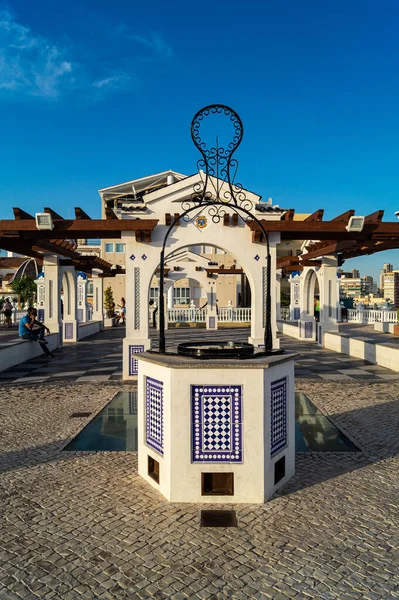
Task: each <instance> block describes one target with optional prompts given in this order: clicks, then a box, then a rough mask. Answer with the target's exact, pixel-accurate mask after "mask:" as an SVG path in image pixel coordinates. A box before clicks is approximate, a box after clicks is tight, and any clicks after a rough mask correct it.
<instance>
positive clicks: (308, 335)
mask: <svg viewBox="0 0 399 600" xmlns="http://www.w3.org/2000/svg"><path fill="white" fill-rule="evenodd" d="M312 336H313V323H312V322H311V321H306V323H305V338H311V337H312Z"/></svg>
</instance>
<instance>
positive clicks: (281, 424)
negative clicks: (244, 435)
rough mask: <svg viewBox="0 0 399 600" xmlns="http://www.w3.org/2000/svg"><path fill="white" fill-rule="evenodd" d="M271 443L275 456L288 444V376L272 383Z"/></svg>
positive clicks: (271, 452) (272, 453) (272, 452)
mask: <svg viewBox="0 0 399 600" xmlns="http://www.w3.org/2000/svg"><path fill="white" fill-rule="evenodd" d="M270 420H271V444H270V455H271V456H273V455H274V454H276V452H278V451H279V450H281V448H284V446H286V445H287V378H286V377H284V378H283V379H278V380H277V381H273V382H272V384H271V417H270Z"/></svg>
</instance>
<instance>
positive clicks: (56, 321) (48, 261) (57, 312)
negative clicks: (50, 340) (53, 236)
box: [43, 254, 62, 340]
mask: <svg viewBox="0 0 399 600" xmlns="http://www.w3.org/2000/svg"><path fill="white" fill-rule="evenodd" d="M43 267H44V290H45V291H44V316H45V319H46V320H45V323H46V326H47V327H48V328H49V329H50V332H51V333H57V334H58V335H59V336H60V329H61V324H62V323H61V281H60V268H59V260H58V256H56V255H54V254H44V255H43ZM60 340H61V336H60Z"/></svg>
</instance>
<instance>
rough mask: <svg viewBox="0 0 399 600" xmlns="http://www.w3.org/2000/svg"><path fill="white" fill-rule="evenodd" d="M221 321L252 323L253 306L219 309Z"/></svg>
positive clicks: (219, 319)
mask: <svg viewBox="0 0 399 600" xmlns="http://www.w3.org/2000/svg"><path fill="white" fill-rule="evenodd" d="M218 321H219V323H250V322H251V308H233V307H232V306H228V307H227V308H219V309H218Z"/></svg>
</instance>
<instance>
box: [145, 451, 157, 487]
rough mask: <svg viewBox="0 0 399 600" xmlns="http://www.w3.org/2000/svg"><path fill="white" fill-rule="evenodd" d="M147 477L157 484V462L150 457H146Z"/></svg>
mask: <svg viewBox="0 0 399 600" xmlns="http://www.w3.org/2000/svg"><path fill="white" fill-rule="evenodd" d="M148 475H149V476H150V477H151V478H152V479H153V480H154V481H156V482H157V483H159V462H158V461H157V460H155V458H152V456H149V457H148Z"/></svg>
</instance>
